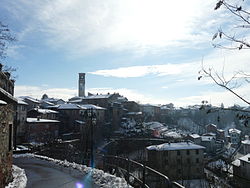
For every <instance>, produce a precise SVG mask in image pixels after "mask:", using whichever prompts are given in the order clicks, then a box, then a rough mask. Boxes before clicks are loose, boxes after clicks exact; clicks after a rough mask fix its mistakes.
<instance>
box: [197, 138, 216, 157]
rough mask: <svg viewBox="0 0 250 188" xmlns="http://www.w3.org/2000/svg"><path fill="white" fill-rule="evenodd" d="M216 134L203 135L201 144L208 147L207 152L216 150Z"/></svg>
mask: <svg viewBox="0 0 250 188" xmlns="http://www.w3.org/2000/svg"><path fill="white" fill-rule="evenodd" d="M215 143H216V142H215V138H214V136H201V145H202V146H204V147H205V148H206V150H205V151H206V153H207V154H211V153H215V152H216V145H215Z"/></svg>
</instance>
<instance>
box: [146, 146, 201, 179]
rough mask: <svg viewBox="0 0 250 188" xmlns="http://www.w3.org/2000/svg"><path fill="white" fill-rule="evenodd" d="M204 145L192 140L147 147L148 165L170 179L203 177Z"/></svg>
mask: <svg viewBox="0 0 250 188" xmlns="http://www.w3.org/2000/svg"><path fill="white" fill-rule="evenodd" d="M204 149H205V148H204V147H203V146H200V145H196V144H193V143H191V142H178V143H164V144H161V145H152V146H148V147H147V148H146V151H147V161H148V165H149V166H151V167H152V168H154V169H156V170H157V171H160V172H162V173H163V174H165V175H167V176H168V177H169V178H170V180H181V179H183V180H187V179H200V178H203V174H204V173H203V168H204V154H203V153H204Z"/></svg>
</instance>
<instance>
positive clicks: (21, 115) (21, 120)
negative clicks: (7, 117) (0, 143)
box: [15, 98, 28, 144]
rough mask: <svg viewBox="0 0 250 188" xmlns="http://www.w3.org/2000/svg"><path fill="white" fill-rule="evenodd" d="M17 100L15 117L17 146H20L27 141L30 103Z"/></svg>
mask: <svg viewBox="0 0 250 188" xmlns="http://www.w3.org/2000/svg"><path fill="white" fill-rule="evenodd" d="M17 100H18V101H17V106H16V115H15V128H16V144H20V143H22V142H24V141H25V132H26V118H27V106H28V103H26V102H24V101H23V100H22V99H21V98H17Z"/></svg>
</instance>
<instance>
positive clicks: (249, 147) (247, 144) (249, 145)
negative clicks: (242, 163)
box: [241, 139, 250, 155]
mask: <svg viewBox="0 0 250 188" xmlns="http://www.w3.org/2000/svg"><path fill="white" fill-rule="evenodd" d="M241 143H242V145H243V154H245V155H246V154H248V153H250V140H249V139H246V140H244V141H241Z"/></svg>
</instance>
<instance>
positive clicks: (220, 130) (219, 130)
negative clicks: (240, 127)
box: [217, 129, 225, 132]
mask: <svg viewBox="0 0 250 188" xmlns="http://www.w3.org/2000/svg"><path fill="white" fill-rule="evenodd" d="M217 131H218V132H225V130H223V129H217Z"/></svg>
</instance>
